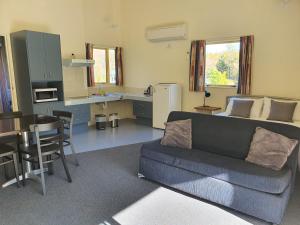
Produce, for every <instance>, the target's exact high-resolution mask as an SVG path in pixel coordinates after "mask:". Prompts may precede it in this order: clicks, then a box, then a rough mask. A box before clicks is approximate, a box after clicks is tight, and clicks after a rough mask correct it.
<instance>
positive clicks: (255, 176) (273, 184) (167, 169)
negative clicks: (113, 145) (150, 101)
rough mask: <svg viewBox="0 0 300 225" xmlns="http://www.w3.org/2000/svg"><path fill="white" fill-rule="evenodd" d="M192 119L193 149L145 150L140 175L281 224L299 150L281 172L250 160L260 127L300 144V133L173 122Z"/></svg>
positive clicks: (274, 127) (236, 122)
mask: <svg viewBox="0 0 300 225" xmlns="http://www.w3.org/2000/svg"><path fill="white" fill-rule="evenodd" d="M189 118H190V119H192V130H193V149H192V150H187V149H179V148H174V147H167V146H162V145H161V144H160V140H157V141H153V142H149V143H146V144H144V145H143V146H142V148H141V156H140V167H139V175H140V176H142V177H145V178H147V179H149V180H153V181H156V182H159V183H162V184H164V185H166V186H170V187H172V188H175V189H178V190H180V191H183V192H186V193H189V194H192V195H194V196H197V197H200V198H203V199H206V200H209V201H211V202H215V203H217V204H220V205H223V206H226V207H229V208H232V209H235V210H238V211H240V212H243V213H245V214H248V215H251V216H254V217H257V218H260V219H262V220H265V221H267V222H271V223H273V224H280V223H281V221H282V218H283V215H284V212H285V209H286V206H287V203H288V201H289V197H290V194H291V192H292V190H293V187H294V183H295V175H296V171H297V159H298V150H299V146H296V148H295V150H294V151H293V153H292V155H291V156H290V157H289V159H288V162H287V164H286V165H285V167H284V168H283V169H282V170H280V171H274V170H271V169H267V168H264V167H260V166H257V165H254V164H251V163H248V162H246V161H245V158H246V156H247V155H248V151H249V146H250V143H251V140H252V136H253V134H254V132H255V128H256V127H258V126H260V127H263V128H265V129H268V130H271V131H274V132H277V133H280V134H282V135H285V136H287V137H290V138H294V139H297V140H299V138H300V129H299V128H297V127H293V126H290V125H285V124H280V123H271V122H264V121H255V120H246V119H239V118H230V117H218V116H210V115H202V114H197V113H187V112H172V113H171V114H170V115H169V118H168V121H175V120H182V119H189Z"/></svg>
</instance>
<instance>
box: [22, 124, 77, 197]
mask: <svg viewBox="0 0 300 225" xmlns="http://www.w3.org/2000/svg"><path fill="white" fill-rule="evenodd" d="M30 131H31V132H33V133H34V136H35V139H36V141H35V142H36V143H35V144H32V145H29V146H23V147H22V148H21V151H20V152H21V153H22V155H23V156H24V155H27V157H22V166H23V164H24V163H23V162H24V161H28V162H31V163H33V164H38V165H39V168H40V174H41V184H42V190H43V195H45V194H46V184H45V174H44V172H45V170H44V165H45V164H48V165H50V164H52V163H53V162H54V161H55V160H57V159H59V158H60V159H61V161H62V164H63V166H64V170H65V172H66V175H67V179H68V182H70V183H71V182H72V179H71V176H70V172H69V170H68V167H67V164H66V161H65V154H64V149H63V138H64V125H63V122H62V121H57V122H52V123H46V124H32V125H30ZM54 131H55V132H54ZM44 133H47V136H45V135H43V134H44ZM28 156H29V157H28ZM22 175H23V180H24V181H25V179H24V178H25V174H24V173H23V174H22Z"/></svg>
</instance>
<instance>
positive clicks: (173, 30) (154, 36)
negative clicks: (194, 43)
mask: <svg viewBox="0 0 300 225" xmlns="http://www.w3.org/2000/svg"><path fill="white" fill-rule="evenodd" d="M146 38H147V39H148V40H149V41H152V42H160V41H173V40H185V39H187V25H186V24H185V23H181V24H173V25H166V26H159V27H149V28H147V29H146Z"/></svg>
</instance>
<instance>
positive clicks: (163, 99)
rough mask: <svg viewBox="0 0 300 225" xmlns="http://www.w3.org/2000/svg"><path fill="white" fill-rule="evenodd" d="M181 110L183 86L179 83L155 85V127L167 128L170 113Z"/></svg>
mask: <svg viewBox="0 0 300 225" xmlns="http://www.w3.org/2000/svg"><path fill="white" fill-rule="evenodd" d="M172 111H181V87H180V85H178V84H166V83H162V84H157V85H155V86H154V87H153V127H154V128H160V129H165V122H167V119H168V116H169V113H170V112H172Z"/></svg>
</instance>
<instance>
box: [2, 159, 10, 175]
mask: <svg viewBox="0 0 300 225" xmlns="http://www.w3.org/2000/svg"><path fill="white" fill-rule="evenodd" d="M2 160H3V162H4V158H3V159H2ZM3 169H4V178H5V180H9V175H8V172H7V166H6V164H4V166H3Z"/></svg>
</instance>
